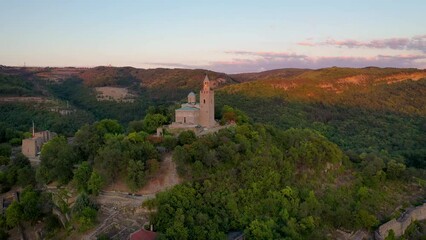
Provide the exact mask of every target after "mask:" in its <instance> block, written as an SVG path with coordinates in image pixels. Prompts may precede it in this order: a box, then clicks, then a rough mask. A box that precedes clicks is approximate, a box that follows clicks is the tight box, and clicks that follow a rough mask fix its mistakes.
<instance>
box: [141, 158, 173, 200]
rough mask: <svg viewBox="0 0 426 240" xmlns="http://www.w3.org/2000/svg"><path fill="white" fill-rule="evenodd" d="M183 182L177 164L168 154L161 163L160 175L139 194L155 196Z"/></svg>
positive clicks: (149, 182) (151, 180)
mask: <svg viewBox="0 0 426 240" xmlns="http://www.w3.org/2000/svg"><path fill="white" fill-rule="evenodd" d="M180 182H181V179H180V178H179V176H178V173H177V171H176V164H175V162H174V161H173V159H172V154H171V153H167V154H166V155H165V156H164V159H163V161H162V162H161V166H160V169H159V171H158V173H157V174H156V175H155V176H154V177H153V178H152V179H150V180H149V181H148V183H147V184H146V185H145V186H144V187H143V188H142V189H141V190H139V191H138V193H139V194H153V193H158V192H161V191H164V190H166V189H168V188H170V187H173V186H175V185H177V184H179V183H180Z"/></svg>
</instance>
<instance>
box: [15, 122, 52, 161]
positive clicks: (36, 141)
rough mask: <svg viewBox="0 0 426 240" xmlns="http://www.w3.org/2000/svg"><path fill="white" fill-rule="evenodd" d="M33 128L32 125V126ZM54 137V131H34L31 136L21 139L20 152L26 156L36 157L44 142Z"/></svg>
mask: <svg viewBox="0 0 426 240" xmlns="http://www.w3.org/2000/svg"><path fill="white" fill-rule="evenodd" d="M33 129H34V127H33ZM54 137H56V133H54V132H50V131H42V132H34V130H33V137H32V138H27V139H23V140H22V154H24V155H25V156H27V157H28V158H31V157H36V156H37V155H38V154H39V153H40V151H41V147H42V146H43V144H44V143H46V142H47V141H49V140H51V139H52V138H54Z"/></svg>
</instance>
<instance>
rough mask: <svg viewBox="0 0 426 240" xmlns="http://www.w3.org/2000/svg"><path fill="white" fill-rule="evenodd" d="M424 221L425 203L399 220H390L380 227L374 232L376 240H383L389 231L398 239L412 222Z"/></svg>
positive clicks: (425, 213) (425, 216)
mask: <svg viewBox="0 0 426 240" xmlns="http://www.w3.org/2000/svg"><path fill="white" fill-rule="evenodd" d="M425 219H426V203H424V204H423V205H421V206H418V207H416V208H413V209H411V210H408V211H407V212H405V213H404V214H403V215H402V216H401V217H400V218H398V219H392V220H390V221H389V222H387V223H385V224H383V225H381V226H380V227H379V229H378V230H376V232H375V234H374V235H375V238H376V239H377V240H383V239H385V238H386V237H387V236H388V234H389V231H390V230H393V231H394V233H395V236H396V237H400V236H402V235H403V234H404V232H405V230H407V228H408V226H410V224H411V223H412V222H414V221H416V220H417V221H421V220H425Z"/></svg>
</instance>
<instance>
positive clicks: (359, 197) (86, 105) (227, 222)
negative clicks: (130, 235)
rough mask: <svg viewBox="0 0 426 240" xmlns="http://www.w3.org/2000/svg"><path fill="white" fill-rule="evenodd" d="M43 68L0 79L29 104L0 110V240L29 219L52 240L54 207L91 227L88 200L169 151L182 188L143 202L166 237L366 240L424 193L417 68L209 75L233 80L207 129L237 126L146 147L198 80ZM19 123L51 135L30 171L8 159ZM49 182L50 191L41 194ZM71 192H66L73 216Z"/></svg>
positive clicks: (135, 177)
mask: <svg viewBox="0 0 426 240" xmlns="http://www.w3.org/2000/svg"><path fill="white" fill-rule="evenodd" d="M50 70H51V69H45V70H39V72H38V73H30V72H23V73H21V74H15V75H14V76H12V75H4V74H0V95H1V96H2V97H38V98H40V101H38V102H36V103H31V104H28V102H25V101H23V102H19V103H18V102H13V103H12V102H6V101H5V102H1V103H0V112H1V113H2V114H0V165H1V171H0V189H1V191H2V192H3V193H4V192H8V191H9V190H11V189H13V190H14V189H23V190H22V191H21V195H20V196H21V201H20V202H17V201H13V202H11V205H10V206H9V207H8V208H7V210H6V212H5V214H4V215H3V216H1V217H0V239H3V238H7V235H8V233H7V232H8V230H9V229H11V228H13V227H19V226H21V225H28V224H33V223H35V222H37V221H39V220H42V222H44V230H43V231H44V232H46V235H45V237H46V238H49V237H54V236H55V233H56V232H57V230H58V228H61V227H62V226H63V225H62V223H61V222H60V221H59V218H57V217H56V216H54V215H53V214H52V212H53V209H55V211H59V212H60V213H61V214H69V215H70V216H71V221H70V222H69V223H65V228H68V227H69V228H68V229H71V228H72V227H70V225H72V226H73V227H74V228H76V229H79V230H80V231H86V230H87V229H89V228H91V227H93V226H94V225H95V224H97V212H98V208H99V206H97V205H96V204H95V202H94V201H93V200H94V199H95V196H97V195H99V194H100V193H101V191H102V189H103V188H104V187H105V186H108V185H109V184H112V183H118V182H120V183H121V182H123V183H125V184H126V185H127V187H128V189H129V191H130V192H137V191H138V190H139V189H140V188H141V187H142V186H143V185H144V184H145V183H146V182H147V181H148V179H149V178H150V177H151V176H152V175H153V174H155V173H156V171H157V170H158V169H159V164H160V163H159V161H160V156H159V151H158V150H165V151H171V152H172V154H173V158H174V160H175V161H176V163H177V168H178V169H177V170H178V172H179V174H180V175H181V177H182V178H183V179H184V180H185V181H184V183H183V184H180V185H178V186H175V187H174V188H172V189H170V190H168V191H165V192H162V193H159V194H158V195H157V197H156V199H154V200H152V201H150V202H148V203H146V206H149V207H153V208H155V209H156V210H157V211H156V212H154V213H153V214H152V216H151V222H152V223H153V224H154V227H155V228H156V231H158V232H159V233H160V234H161V236H160V237H164V238H167V239H223V238H226V235H227V234H228V233H229V232H232V231H243V232H244V234H245V236H246V237H247V238H248V239H326V238H330V236H332V235H330V234H333V232H334V230H335V229H344V230H350V231H352V230H358V229H365V230H373V229H375V228H376V227H377V226H378V225H379V224H380V223H382V222H385V221H387V220H389V218H390V217H391V216H394V215H399V211H397V212H394V209H396V208H397V206H400V205H403V206H408V205H410V204H415V203H418V202H419V201H422V200H424V196H426V192H425V188H424V187H425V186H426V172H425V171H426V170H425V169H426V148H425V145H424V142H426V108H425V106H426V102H425V98H424V97H423V96H424V95H426V92H425V89H426V80H425V79H424V77H425V72H424V71H420V70H416V69H379V68H365V69H349V68H329V69H320V70H305V69H285V70H274V71H268V72H263V73H254V74H237V75H231V76H227V75H225V74H219V73H209V76H210V77H212V78H213V79H214V78H216V77H221V78H223V80H224V83H223V84H229V83H236V82H244V83H242V84H234V85H230V86H226V87H224V88H222V89H220V90H218V91H216V94H217V95H216V101H217V102H216V111H217V112H216V116H217V117H219V118H220V123H221V124H227V123H236V125H234V126H232V127H229V128H227V129H223V130H221V131H220V132H218V133H215V134H209V135H205V136H203V137H201V138H197V137H196V136H195V134H194V132H192V131H184V132H182V133H181V134H180V135H179V136H178V137H175V136H172V135H168V133H167V131H166V132H165V136H164V137H163V138H157V137H153V136H150V134H152V133H155V131H156V129H157V127H158V126H161V125H163V124H167V123H169V122H171V121H172V119H173V110H174V107H175V106H176V105H177V104H178V101H180V100H181V99H183V98H185V96H186V95H187V94H188V92H189V91H194V90H198V89H199V87H200V83H201V81H202V79H201V77H200V76H202V75H204V70H194V71H192V70H184V69H174V70H168V69H150V70H141V69H134V68H112V67H98V68H94V69H82V70H79V71H76V74H75V77H73V78H71V79H65V80H61V81H59V82H47V81H43V80H40V79H39V76H42V75H43V74H47V75H48V74H49V71H50ZM22 71H24V70H22ZM40 73H42V74H40ZM407 79H412V80H413V81H410V80H407ZM94 86H120V87H127V88H129V90H130V91H131V92H132V93H134V94H136V95H137V96H138V97H137V98H136V99H135V102H133V103H118V102H112V101H105V102H100V101H97V99H96V93H95V92H94V90H93V89H92V87H94ZM66 103H68V104H70V105H69V106H70V107H69V106H67V107H65V106H66V105H65V104H66ZM55 109H56V110H55ZM58 109H67V110H70V109H71V110H73V111H72V114H68V115H66V114H64V115H61V114H60V113H59V112H58V111H57V110H58ZM32 121H34V122H35V123H36V128H37V129H43V130H44V129H48V130H51V131H54V132H57V133H59V135H60V136H59V137H56V138H54V139H53V140H51V141H50V142H48V143H47V144H45V145H44V146H43V149H42V152H41V163H40V166H39V167H38V168H37V169H36V170H35V169H34V168H32V167H31V165H30V163H29V161H28V159H27V158H26V157H25V156H23V155H22V154H16V153H14V152H15V150H14V147H15V146H18V145H20V144H21V140H22V139H24V138H27V137H30V136H31V134H30V133H29V132H30V129H31V123H32ZM67 137H72V138H67ZM50 183H56V184H58V186H59V187H60V189H59V190H58V191H57V192H54V193H46V192H42V191H41V190H40V189H42V188H40V186H44V184H50ZM70 189H75V193H74V197H75V196H77V195H78V196H77V198H76V200H75V204H74V205H73V206H72V207H71V206H70V205H69V202H70V201H69V200H70V196H71V195H70V194H71V193H70V191H69V190H70ZM18 191H19V190H18ZM424 228H425V227H424V223H422V222H420V223H418V222H415V223H414V224H412V226H411V227H410V228H409V230H408V231H407V233H406V236H404V237H406V238H410V237H412V238H418V237H420V236H422V235H424V232H425V231H424ZM390 237H392V236H390Z"/></svg>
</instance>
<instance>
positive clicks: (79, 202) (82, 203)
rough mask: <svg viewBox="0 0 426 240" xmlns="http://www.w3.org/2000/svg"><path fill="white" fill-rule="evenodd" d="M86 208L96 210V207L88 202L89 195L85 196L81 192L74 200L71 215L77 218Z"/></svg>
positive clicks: (85, 194)
mask: <svg viewBox="0 0 426 240" xmlns="http://www.w3.org/2000/svg"><path fill="white" fill-rule="evenodd" d="M87 207H88V208H92V209H95V210H97V207H96V205H95V204H94V203H93V202H92V200H90V198H89V195H87V193H85V192H82V193H80V195H78V197H77V199H76V200H75V203H74V206H73V207H72V213H73V215H75V216H78V215H79V214H81V213H82V212H83V211H84V209H85V208H87Z"/></svg>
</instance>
